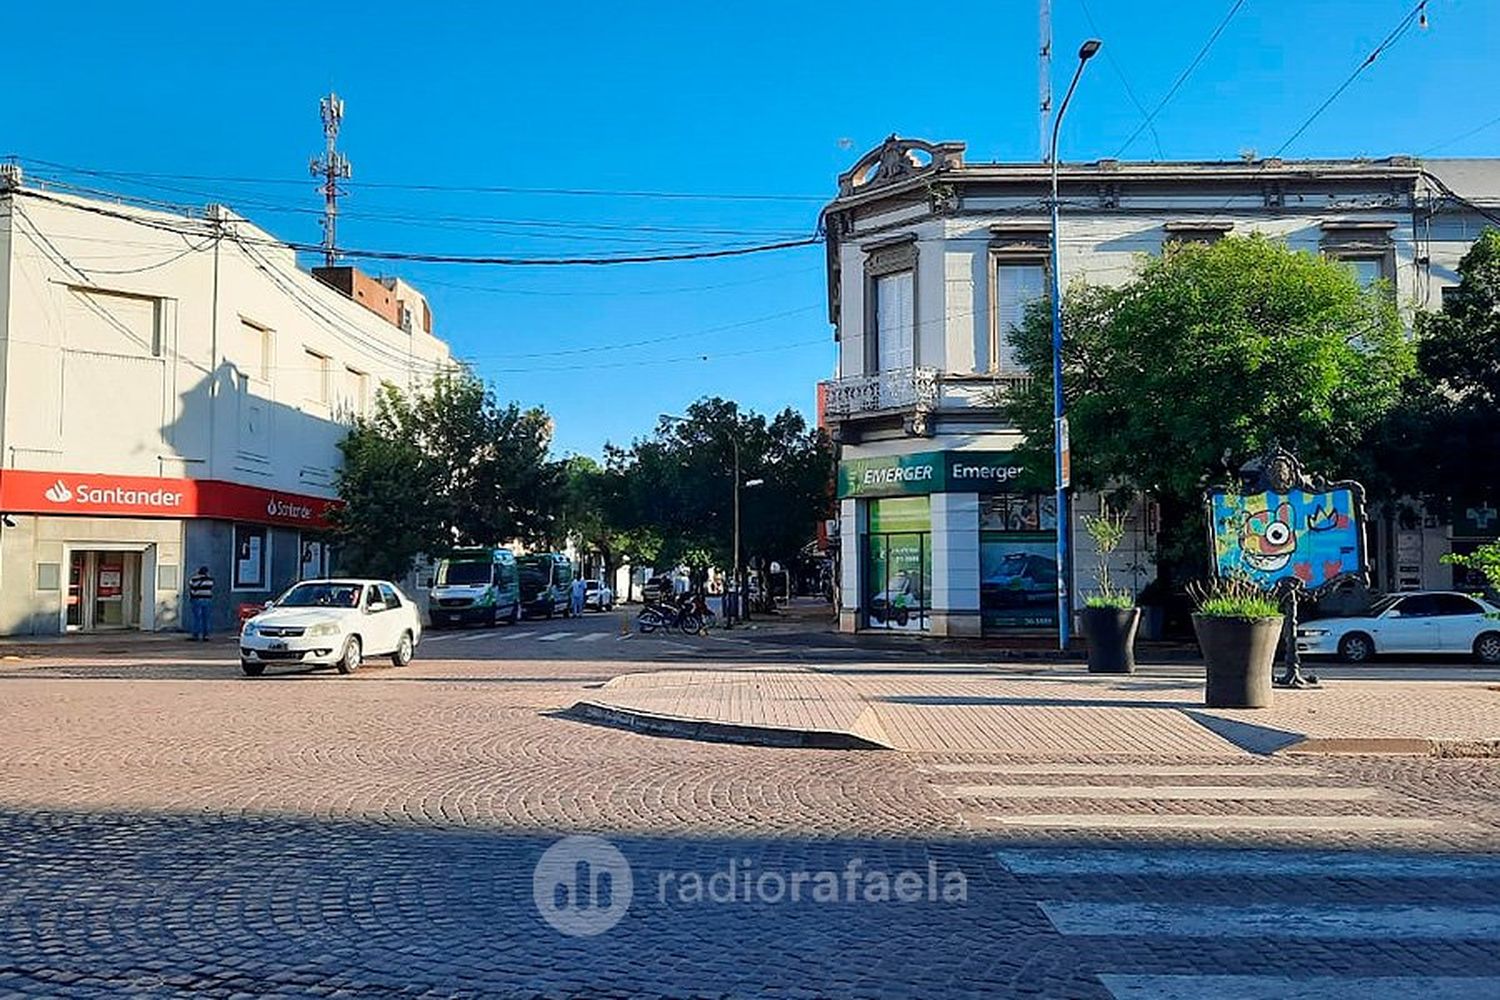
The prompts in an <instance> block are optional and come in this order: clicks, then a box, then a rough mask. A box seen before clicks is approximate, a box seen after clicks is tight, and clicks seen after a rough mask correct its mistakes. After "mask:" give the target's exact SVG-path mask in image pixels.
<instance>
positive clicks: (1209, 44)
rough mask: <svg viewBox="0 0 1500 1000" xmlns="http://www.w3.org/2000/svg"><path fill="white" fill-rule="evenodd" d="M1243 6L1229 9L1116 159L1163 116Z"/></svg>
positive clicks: (1240, 2)
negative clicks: (1164, 109)
mask: <svg viewBox="0 0 1500 1000" xmlns="http://www.w3.org/2000/svg"><path fill="white" fill-rule="evenodd" d="M1243 6H1245V0H1234V5H1233V6H1232V7H1230V8H1229V12H1228V13H1227V14H1225V15H1224V17H1223V19H1222V20H1220V21H1219V24H1218V26H1217V27H1216V28H1214V30H1213V34H1211V35H1209V36H1208V40H1207V41H1205V42H1204V43H1203V45H1202V46H1201V47H1200V48H1199V49H1198V54H1197V55H1195V56H1193V61H1192V62H1190V63H1188V64H1187V68H1186V69H1184V70H1183V71H1182V72H1181V73H1179V74H1177V79H1176V81H1174V82H1173V84H1172V86H1171V88H1170V89H1169V90H1168V91H1167V92H1166V93H1165V94H1164V95H1162V99H1161V100H1159V101H1157V102H1156V107H1154V108H1152V109H1151V113H1150V114H1149V115H1147V116H1146V120H1145V121H1143V122H1141V123H1140V124H1139V125H1137V126H1136V129H1135V131H1134V132H1132V133H1130V138H1128V139H1126V140H1125V141H1124V142H1123V143H1122V144H1121V145H1120V148H1119V149H1118V150H1116V151H1115V159H1119V158H1120V157H1121V156H1122V155H1124V153H1125V151H1126V150H1127V149H1129V148H1130V145H1131V143H1133V142H1135V140H1136V137H1137V136H1139V135H1140V134H1141V132H1143V131H1144V130H1145V129H1147V128H1150V127H1151V123H1152V122H1153V121H1155V120H1156V116H1157V115H1159V114H1161V111H1162V109H1163V108H1165V107H1166V106H1167V102H1169V101H1171V100H1172V98H1173V97H1175V96H1177V91H1179V90H1181V89H1182V85H1183V84H1184V83H1186V82H1187V78H1188V77H1190V76H1192V75H1193V70H1195V69H1197V68H1198V64H1199V63H1201V62H1202V61H1203V59H1204V57H1205V56H1207V55H1208V50H1209V49H1211V48H1213V47H1214V42H1216V41H1218V40H1219V36H1220V35H1222V34H1223V33H1224V29H1225V28H1227V27H1229V22H1230V21H1232V20H1234V15H1236V14H1238V13H1239V12H1240V8H1241V7H1243Z"/></svg>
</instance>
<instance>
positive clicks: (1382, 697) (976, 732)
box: [574, 666, 1500, 756]
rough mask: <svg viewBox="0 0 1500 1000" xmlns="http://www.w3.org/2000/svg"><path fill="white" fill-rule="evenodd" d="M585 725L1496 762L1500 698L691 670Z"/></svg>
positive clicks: (1353, 687) (615, 686)
mask: <svg viewBox="0 0 1500 1000" xmlns="http://www.w3.org/2000/svg"><path fill="white" fill-rule="evenodd" d="M574 711H575V713H576V714H579V715H582V716H585V717H591V718H594V719H597V720H600V721H606V722H611V723H614V724H618V725H626V726H630V727H631V728H637V729H643V730H648V731H656V732H660V733H664V734H667V735H678V736H690V737H702V738H710V739H728V740H733V741H743V742H752V743H768V744H788V745H804V746H844V747H883V748H890V749H896V750H903V751H911V752H963V753H1016V752H1023V751H1025V752H1033V753H1035V752H1037V751H1042V752H1055V753H1059V754H1099V753H1130V754H1162V755H1182V754H1190V755H1191V754H1215V755H1218V754H1243V753H1254V754H1267V753H1276V752H1283V751H1286V752H1299V751H1300V752H1332V753H1338V752H1346V753H1422V754H1445V755H1475V756H1497V755H1500V685H1497V684H1492V683H1491V684H1486V683H1483V682H1456V681H1429V680H1399V681H1390V680H1340V681H1329V682H1327V683H1325V685H1324V686H1323V687H1322V688H1320V689H1317V690H1307V691H1277V692H1276V694H1275V698H1274V701H1273V703H1272V705H1271V707H1269V708H1265V709H1244V710H1225V709H1208V708H1204V707H1203V685H1202V681H1201V680H1199V679H1196V678H1194V677H1193V676H1192V674H1191V672H1190V671H1187V670H1183V669H1181V668H1179V669H1175V670H1173V669H1160V670H1148V671H1147V672H1145V673H1142V674H1137V675H1135V676H1132V677H1104V676H1099V675H1090V674H1088V673H1087V672H1086V671H1084V670H1082V669H1079V668H1076V667H1072V666H1056V667H1051V668H1044V669H1036V668H1033V669H1031V670H1026V669H1024V668H1022V667H1011V668H1009V669H1008V670H1007V669H1006V668H1004V667H1002V668H998V669H996V670H994V671H985V672H983V673H974V672H968V673H945V672H934V671H932V670H931V669H922V668H914V669H912V670H909V671H890V670H881V671H873V670H872V671H862V670H858V669H848V670H810V669H802V668H797V667H786V668H768V669H759V670H695V671H661V672H654V673H636V674H629V675H626V676H622V677H616V678H614V679H613V680H611V681H610V682H609V683H608V684H606V685H604V687H603V688H601V689H600V690H598V691H597V692H594V693H592V694H591V695H590V697H589V698H588V699H586V700H585V701H582V702H580V703H579V704H578V705H577V706H575V708H574Z"/></svg>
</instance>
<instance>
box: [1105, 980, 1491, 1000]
mask: <svg viewBox="0 0 1500 1000" xmlns="http://www.w3.org/2000/svg"><path fill="white" fill-rule="evenodd" d="M1099 981H1100V982H1101V983H1103V984H1104V988H1105V989H1107V990H1109V992H1110V993H1111V994H1112V995H1113V996H1114V997H1115V1000H1201V998H1203V997H1225V998H1228V997H1233V998H1234V1000H1368V998H1370V997H1421V998H1422V1000H1473V998H1474V997H1495V996H1500V978H1495V977H1483V976H1475V977H1459V976H1381V977H1366V978H1360V979H1354V978H1344V977H1339V976H1309V977H1306V978H1301V977H1296V976H1191V975H1188V976H1121V975H1111V974H1103V975H1100V976H1099Z"/></svg>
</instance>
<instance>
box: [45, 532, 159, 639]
mask: <svg viewBox="0 0 1500 1000" xmlns="http://www.w3.org/2000/svg"><path fill="white" fill-rule="evenodd" d="M63 621H64V625H65V627H66V629H67V630H68V631H71V632H95V631H107V630H111V629H131V628H140V625H141V554H140V553H139V552H120V551H103V552H96V551H88V550H75V551H73V552H72V553H70V554H69V557H68V603H67V607H66V609H65V614H64V619H63Z"/></svg>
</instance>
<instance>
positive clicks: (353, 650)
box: [336, 635, 365, 674]
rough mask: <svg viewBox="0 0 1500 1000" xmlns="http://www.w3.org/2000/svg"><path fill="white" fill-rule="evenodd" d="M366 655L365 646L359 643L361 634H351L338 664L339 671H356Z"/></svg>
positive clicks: (343, 672) (346, 672) (348, 672)
mask: <svg viewBox="0 0 1500 1000" xmlns="http://www.w3.org/2000/svg"><path fill="white" fill-rule="evenodd" d="M364 656H365V653H364V648H363V647H361V646H360V644H359V636H357V635H351V636H350V637H349V641H348V642H346V643H344V655H343V656H340V657H339V662H338V663H337V664H336V666H337V667H338V671H339V673H341V674H352V673H354V671H356V670H358V669H359V665H360V663H361V661H363V660H364Z"/></svg>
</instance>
